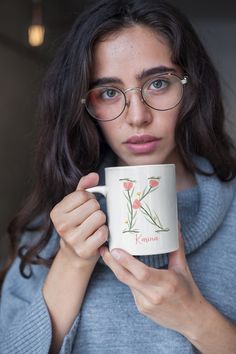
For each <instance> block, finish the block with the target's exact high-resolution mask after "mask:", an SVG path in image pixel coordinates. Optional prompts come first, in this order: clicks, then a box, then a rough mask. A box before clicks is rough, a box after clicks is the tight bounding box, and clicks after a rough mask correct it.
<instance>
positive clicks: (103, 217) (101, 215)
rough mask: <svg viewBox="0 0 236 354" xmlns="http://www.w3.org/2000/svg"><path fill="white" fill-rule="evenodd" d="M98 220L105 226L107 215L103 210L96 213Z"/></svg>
mask: <svg viewBox="0 0 236 354" xmlns="http://www.w3.org/2000/svg"><path fill="white" fill-rule="evenodd" d="M96 218H97V220H98V222H99V223H100V224H105V222H106V215H105V214H104V212H103V211H102V210H101V209H99V210H97V211H96Z"/></svg>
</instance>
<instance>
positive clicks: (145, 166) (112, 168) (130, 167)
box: [105, 163, 176, 171]
mask: <svg viewBox="0 0 236 354" xmlns="http://www.w3.org/2000/svg"><path fill="white" fill-rule="evenodd" d="M175 166H176V165H175V164H174V163H168V164H164V163H163V164H152V165H129V166H113V167H105V170H106V171H107V170H118V169H135V168H148V167H175Z"/></svg>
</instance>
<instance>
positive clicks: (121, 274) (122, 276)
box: [116, 271, 128, 283]
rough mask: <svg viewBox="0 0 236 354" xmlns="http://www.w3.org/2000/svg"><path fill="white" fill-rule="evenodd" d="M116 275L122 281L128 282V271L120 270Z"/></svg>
mask: <svg viewBox="0 0 236 354" xmlns="http://www.w3.org/2000/svg"><path fill="white" fill-rule="evenodd" d="M116 276H117V278H118V279H119V280H120V281H121V282H122V283H127V282H128V276H127V274H126V272H124V271H118V272H117V273H116Z"/></svg>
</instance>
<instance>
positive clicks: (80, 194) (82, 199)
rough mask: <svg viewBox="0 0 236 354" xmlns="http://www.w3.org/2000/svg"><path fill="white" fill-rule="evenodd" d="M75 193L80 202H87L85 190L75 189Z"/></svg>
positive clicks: (87, 196) (87, 194)
mask: <svg viewBox="0 0 236 354" xmlns="http://www.w3.org/2000/svg"><path fill="white" fill-rule="evenodd" d="M76 193H77V194H78V200H79V203H80V204H84V203H85V202H87V200H89V193H88V192H86V191H76Z"/></svg>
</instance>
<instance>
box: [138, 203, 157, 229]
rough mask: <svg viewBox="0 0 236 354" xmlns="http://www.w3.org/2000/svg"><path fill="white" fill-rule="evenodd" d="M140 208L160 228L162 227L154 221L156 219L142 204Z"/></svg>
mask: <svg viewBox="0 0 236 354" xmlns="http://www.w3.org/2000/svg"><path fill="white" fill-rule="evenodd" d="M140 209H142V210H143V212H144V214H146V215H147V216H148V217H149V218H150V219H151V221H152V222H153V223H154V224H155V225H156V226H157V227H159V228H160V229H161V228H162V227H161V226H160V225H158V224H157V223H156V220H155V219H154V218H153V216H152V215H151V214H149V213H148V211H147V210H146V209H145V208H144V207H143V206H141V207H140Z"/></svg>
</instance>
